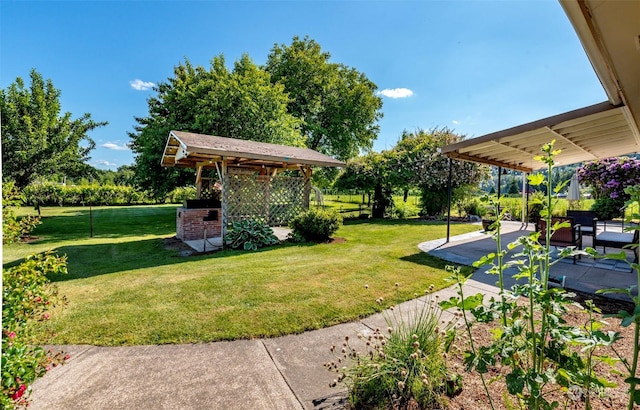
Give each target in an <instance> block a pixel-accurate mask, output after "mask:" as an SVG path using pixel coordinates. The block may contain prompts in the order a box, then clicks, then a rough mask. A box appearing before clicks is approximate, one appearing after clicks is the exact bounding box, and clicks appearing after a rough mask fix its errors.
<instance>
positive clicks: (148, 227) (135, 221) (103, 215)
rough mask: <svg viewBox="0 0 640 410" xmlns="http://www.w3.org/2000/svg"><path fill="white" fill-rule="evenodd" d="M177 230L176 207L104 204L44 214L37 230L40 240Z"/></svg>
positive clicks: (158, 232)
mask: <svg viewBox="0 0 640 410" xmlns="http://www.w3.org/2000/svg"><path fill="white" fill-rule="evenodd" d="M172 232H175V208H171V207H155V208H154V207H143V206H139V207H133V206H132V207H102V208H98V209H93V210H91V211H90V210H89V208H88V207H87V208H74V209H73V210H69V211H67V212H63V213H62V214H61V215H56V216H47V215H44V216H43V217H42V224H41V225H39V226H38V227H37V228H36V230H35V231H34V232H33V235H34V236H37V237H41V238H42V239H40V240H39V241H38V243H41V244H47V243H56V242H60V241H69V240H81V239H88V238H90V237H91V236H92V235H93V237H94V238H124V237H132V236H140V235H170V234H171V233H172Z"/></svg>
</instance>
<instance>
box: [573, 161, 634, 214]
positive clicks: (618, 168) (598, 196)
mask: <svg viewBox="0 0 640 410" xmlns="http://www.w3.org/2000/svg"><path fill="white" fill-rule="evenodd" d="M577 173H578V179H579V181H580V183H582V184H585V185H587V186H589V187H590V188H591V193H592V194H593V196H594V198H595V200H596V201H595V203H594V205H593V208H592V209H593V210H594V211H595V212H596V214H597V215H598V217H599V218H601V219H612V218H614V217H620V216H622V213H623V212H622V208H624V204H625V202H626V201H627V200H629V195H628V194H626V193H625V192H624V189H625V188H626V187H629V186H634V185H638V184H640V160H638V159H635V158H629V157H614V158H605V159H600V160H596V161H591V162H587V163H586V164H584V165H582V166H581V167H580V168H578V170H577Z"/></svg>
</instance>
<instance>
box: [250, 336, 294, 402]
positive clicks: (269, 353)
mask: <svg viewBox="0 0 640 410" xmlns="http://www.w3.org/2000/svg"><path fill="white" fill-rule="evenodd" d="M260 344H261V345H262V347H264V350H265V351H266V352H267V354H268V355H269V359H271V363H273V365H274V366H275V368H276V370H277V371H278V373H280V377H282V380H284V382H285V384H286V385H287V387H288V388H289V390H290V391H291V393H293V397H295V398H296V400H297V401H298V403H299V404H300V408H302V409H304V408H305V406H304V403H303V402H302V400H301V399H300V397H299V396H298V394H297V393H296V391H295V390H293V387H292V386H291V384H289V380H287V377H286V376H285V375H284V373H282V370H280V367H279V366H278V363H276V361H275V359H274V358H273V355H272V354H271V352H270V351H269V348H268V347H267V345H266V344H264V340H262V339H260Z"/></svg>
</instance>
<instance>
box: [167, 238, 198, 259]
mask: <svg viewBox="0 0 640 410" xmlns="http://www.w3.org/2000/svg"><path fill="white" fill-rule="evenodd" d="M162 246H163V247H164V248H165V249H166V250H168V251H177V252H178V255H179V256H191V255H195V254H197V253H198V252H196V250H195V249H193V248H192V247H191V246H189V245H187V244H186V243H184V242H182V241H181V240H180V239H178V238H176V237H175V236H173V237H171V238H164V239H163V240H162Z"/></svg>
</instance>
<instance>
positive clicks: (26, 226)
mask: <svg viewBox="0 0 640 410" xmlns="http://www.w3.org/2000/svg"><path fill="white" fill-rule="evenodd" d="M23 200H24V196H23V195H22V193H21V192H20V191H18V189H17V188H16V187H15V184H14V183H13V182H11V181H7V182H4V183H3V184H2V243H3V244H10V243H14V242H18V241H20V239H22V238H24V237H27V236H29V235H30V234H31V232H32V231H33V230H34V229H35V228H36V226H38V225H39V224H40V218H38V217H37V216H32V215H29V216H25V217H23V218H17V217H16V215H15V213H14V211H13V208H14V207H16V206H20V205H21V204H22V202H23Z"/></svg>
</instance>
